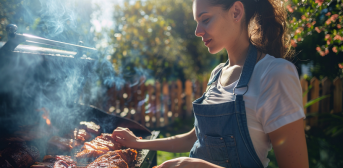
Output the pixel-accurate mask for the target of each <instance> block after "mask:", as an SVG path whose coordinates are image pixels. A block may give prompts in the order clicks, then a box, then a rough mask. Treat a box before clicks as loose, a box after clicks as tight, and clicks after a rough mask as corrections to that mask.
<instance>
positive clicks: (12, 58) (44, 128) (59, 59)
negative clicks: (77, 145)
mask: <svg viewBox="0 0 343 168" xmlns="http://www.w3.org/2000/svg"><path fill="white" fill-rule="evenodd" d="M16 28H17V27H16V26H15V25H8V26H7V27H6V30H7V32H8V41H7V42H0V72H2V71H4V70H8V71H10V73H9V74H10V75H5V76H3V77H0V88H6V87H8V85H9V84H12V83H14V82H13V81H15V82H16V83H15V85H16V86H15V91H16V90H25V89H26V87H29V86H28V85H27V82H26V78H25V77H26V76H28V75H27V74H24V75H23V74H21V76H20V75H19V76H20V79H17V78H18V77H17V76H18V73H19V74H20V73H28V74H29V75H31V74H34V79H36V80H37V81H38V82H41V83H49V86H48V87H49V88H53V87H54V86H58V85H59V82H61V81H59V80H56V77H54V76H53V75H52V74H54V75H56V74H58V75H61V74H62V75H64V74H63V72H61V73H56V72H55V71H63V69H64V68H68V69H75V68H78V69H79V70H80V71H81V72H82V73H81V74H80V78H81V77H85V76H89V73H92V72H91V71H92V66H93V65H94V63H95V62H96V60H95V59H94V58H95V55H96V53H97V51H96V49H94V48H91V47H86V46H82V45H75V44H68V43H64V42H59V41H53V40H49V39H45V38H41V37H37V36H33V35H28V34H19V33H17V32H16ZM23 42H27V43H33V44H39V45H48V46H49V47H41V46H35V45H32V44H31V45H22V44H21V43H23ZM80 44H82V43H80ZM55 64H58V65H55ZM47 67H48V68H47ZM51 67H53V71H54V73H52V71H51ZM6 68H7V69H6ZM6 74H7V73H6ZM14 78H15V79H14ZM5 79H6V80H5ZM82 81H84V82H83V83H80V85H81V87H80V88H81V89H79V90H77V91H76V95H75V97H80V95H82V87H83V85H84V84H85V83H86V81H87V80H86V79H84V80H82ZM30 87H31V86H30ZM16 93H17V92H13V91H12V90H11V89H8V90H6V89H0V123H1V124H0V131H1V135H0V151H1V152H0V167H2V166H5V167H6V165H7V166H8V164H12V166H14V167H28V166H30V164H31V165H32V164H33V161H32V160H30V161H21V162H20V161H18V160H23V159H24V160H25V158H21V157H22V156H24V154H25V153H28V154H29V155H30V156H31V157H32V158H34V161H36V162H37V161H38V162H39V161H41V160H42V158H43V157H44V156H45V155H47V154H50V153H49V150H48V147H47V141H48V140H49V138H51V137H52V136H53V135H57V136H63V135H65V134H66V133H68V132H70V131H72V130H74V129H75V128H76V127H77V126H78V123H80V122H81V121H93V122H94V123H96V124H98V125H100V127H101V130H100V132H102V133H111V132H112V131H113V130H114V129H115V128H116V127H127V128H129V129H130V130H131V131H132V132H133V133H134V134H135V135H137V136H140V137H142V138H143V139H156V138H157V136H158V134H159V131H150V130H149V129H147V128H146V127H144V126H143V125H141V124H139V123H137V122H136V121H133V120H131V119H128V118H123V117H120V116H117V115H115V114H114V113H107V112H104V111H102V110H100V109H98V108H96V107H94V106H91V105H85V104H82V103H79V102H78V101H77V100H75V101H74V102H69V103H68V104H67V107H66V108H65V110H64V111H63V112H60V113H51V114H50V120H51V121H50V123H49V124H47V123H42V118H41V114H40V113H38V112H37V111H36V110H37V109H35V108H34V107H35V106H34V105H35V102H33V101H34V100H36V99H35V98H36V97H37V96H38V95H37V94H38V93H37V94H35V91H33V92H32V93H33V94H32V93H31V94H29V95H25V94H19V95H17V94H16ZM39 93H40V94H43V95H44V96H45V97H47V98H48V99H49V100H52V101H53V102H54V103H56V107H58V106H59V105H60V104H62V101H61V100H58V96H56V94H58V93H55V92H54V91H51V90H42V91H40V92H39ZM39 96H41V95H39ZM48 110H51V111H54V109H48ZM44 121H45V120H44ZM32 130H34V131H32ZM18 132H19V133H23V134H25V135H26V136H22V135H20V134H16V133H18ZM17 144H24V147H20V148H16V149H14V147H15V146H16V145H17ZM19 146H20V145H19ZM21 146H23V145H21ZM23 151H24V152H23ZM137 151H138V156H137V161H136V163H135V166H134V167H153V166H155V165H156V163H157V162H156V151H150V150H137ZM6 152H10V153H11V155H15V156H14V157H10V156H8V153H6ZM16 152H17V153H16ZM37 152H38V153H39V154H37ZM75 152H77V151H75V150H71V151H69V153H68V152H67V153H61V154H68V155H73V154H75ZM23 153H24V154H23ZM17 161H18V162H17ZM19 162H20V163H19ZM86 165H87V164H86V163H81V164H80V165H78V166H79V167H83V166H86Z"/></svg>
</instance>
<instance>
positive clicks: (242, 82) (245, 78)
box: [233, 43, 257, 101]
mask: <svg viewBox="0 0 343 168" xmlns="http://www.w3.org/2000/svg"><path fill="white" fill-rule="evenodd" d="M256 59H257V48H256V47H255V46H254V45H252V44H251V43H250V45H249V48H248V54H247V57H246V58H245V62H244V66H243V70H242V73H241V76H240V77H239V81H238V84H237V86H236V87H235V88H234V89H233V94H235V95H236V101H243V95H244V94H245V93H246V92H248V89H249V87H248V83H249V81H250V78H251V75H252V73H253V71H254V68H255V64H256ZM244 87H246V91H245V92H244V93H243V94H239V95H237V94H236V93H235V90H236V89H238V88H244Z"/></svg>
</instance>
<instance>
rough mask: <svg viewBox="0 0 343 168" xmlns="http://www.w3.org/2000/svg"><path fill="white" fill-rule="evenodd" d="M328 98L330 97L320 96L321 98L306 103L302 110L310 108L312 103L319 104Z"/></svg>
mask: <svg viewBox="0 0 343 168" xmlns="http://www.w3.org/2000/svg"><path fill="white" fill-rule="evenodd" d="M328 97H330V95H325V96H321V97H318V98H316V99H313V100H310V101H309V102H307V103H306V104H305V106H304V108H307V107H310V106H312V105H313V104H314V103H317V102H319V101H321V100H323V99H325V98H328Z"/></svg>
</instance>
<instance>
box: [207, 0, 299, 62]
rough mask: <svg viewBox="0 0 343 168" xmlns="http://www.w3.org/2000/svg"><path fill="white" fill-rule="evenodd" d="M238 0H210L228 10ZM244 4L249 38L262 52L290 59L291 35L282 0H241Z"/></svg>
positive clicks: (292, 52)
mask: <svg viewBox="0 0 343 168" xmlns="http://www.w3.org/2000/svg"><path fill="white" fill-rule="evenodd" d="M236 1H237V0H210V3H211V4H212V5H215V6H217V5H220V6H222V7H223V10H228V9H230V8H231V7H232V5H233V4H234V3H235V2H236ZM239 1H241V2H242V3H243V5H244V10H245V19H244V20H245V23H246V24H245V25H246V26H247V30H248V31H249V40H250V42H251V43H252V44H254V45H255V46H256V47H257V49H258V50H259V51H260V52H263V53H268V54H270V55H272V56H274V57H276V58H287V59H290V58H291V56H292V55H293V54H294V51H293V50H291V45H290V35H289V33H288V28H287V24H288V23H287V13H286V10H285V8H284V7H283V2H281V0H258V1H257V2H256V0H239Z"/></svg>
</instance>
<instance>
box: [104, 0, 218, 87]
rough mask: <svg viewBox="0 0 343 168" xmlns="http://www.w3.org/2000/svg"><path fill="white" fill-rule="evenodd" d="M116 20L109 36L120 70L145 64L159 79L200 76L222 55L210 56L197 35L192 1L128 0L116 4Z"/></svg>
mask: <svg viewBox="0 0 343 168" xmlns="http://www.w3.org/2000/svg"><path fill="white" fill-rule="evenodd" d="M114 20H115V23H116V27H115V28H114V29H113V30H110V31H109V34H110V35H109V36H110V37H111V42H110V43H111V46H113V51H114V54H113V55H112V57H111V60H112V62H113V64H114V65H115V67H118V68H117V71H118V73H124V72H125V73H126V74H132V73H134V72H135V70H134V69H135V68H137V67H141V68H142V69H148V70H150V72H151V74H152V75H153V77H154V78H155V79H160V80H171V79H175V78H181V79H183V80H184V79H185V78H187V79H200V78H202V76H203V75H204V73H205V74H206V73H207V75H208V73H209V72H210V71H211V70H212V68H213V67H214V66H215V65H216V64H218V63H219V62H220V56H221V55H220V54H217V55H215V56H210V54H209V53H208V51H207V48H206V47H205V46H204V45H203V44H202V41H201V38H198V37H196V36H195V35H194V31H195V28H196V22H195V21H194V20H193V14H192V1H182V0H164V1H154V0H147V1H144V2H142V1H136V2H135V3H134V4H130V3H128V2H125V3H124V5H123V6H120V5H117V6H116V7H115V13H114ZM209 65H210V66H209ZM119 67H121V68H119ZM129 76H130V75H129Z"/></svg>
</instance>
